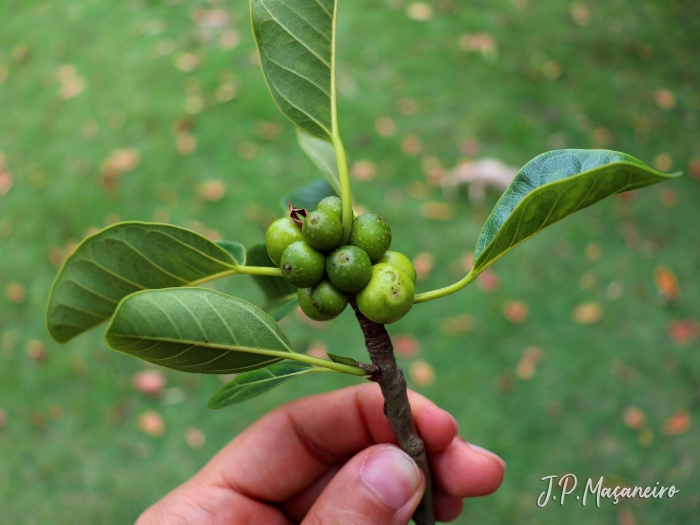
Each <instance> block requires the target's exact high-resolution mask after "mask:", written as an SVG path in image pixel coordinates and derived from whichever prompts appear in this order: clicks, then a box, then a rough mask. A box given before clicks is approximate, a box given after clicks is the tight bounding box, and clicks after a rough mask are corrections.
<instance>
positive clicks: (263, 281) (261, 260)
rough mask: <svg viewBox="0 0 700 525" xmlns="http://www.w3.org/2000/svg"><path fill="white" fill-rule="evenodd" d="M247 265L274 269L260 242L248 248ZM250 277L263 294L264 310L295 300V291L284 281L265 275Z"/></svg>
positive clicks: (265, 249) (263, 244) (273, 264)
mask: <svg viewBox="0 0 700 525" xmlns="http://www.w3.org/2000/svg"><path fill="white" fill-rule="evenodd" d="M248 263H250V265H251V266H267V267H271V268H275V267H276V266H275V263H273V262H272V261H271V260H270V256H269V255H268V254H267V248H265V243H262V242H260V243H257V244H254V245H253V246H251V247H249V248H248ZM251 277H252V278H253V280H254V281H255V283H256V284H257V285H258V286H259V287H260V289H261V290H262V291H263V293H264V294H265V299H266V300H267V306H266V307H265V310H268V308H272V307H274V306H279V304H280V303H281V302H282V301H284V300H291V299H292V297H293V298H294V299H295V300H296V296H297V289H296V288H295V287H294V286H292V285H291V284H289V283H288V282H287V280H286V279H280V278H279V277H268V276H265V275H251Z"/></svg>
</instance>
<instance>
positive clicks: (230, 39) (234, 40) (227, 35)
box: [219, 29, 241, 51]
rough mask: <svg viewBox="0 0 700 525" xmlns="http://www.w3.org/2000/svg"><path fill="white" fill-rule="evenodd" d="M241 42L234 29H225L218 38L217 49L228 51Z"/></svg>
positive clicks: (238, 34) (239, 35)
mask: <svg viewBox="0 0 700 525" xmlns="http://www.w3.org/2000/svg"><path fill="white" fill-rule="evenodd" d="M240 42H241V34H240V33H239V32H238V31H236V30H235V29H227V30H225V31H223V32H222V33H221V36H220V37H219V47H220V48H221V49H223V50H224V51H230V50H231V49H234V48H235V47H237V46H238V44H240Z"/></svg>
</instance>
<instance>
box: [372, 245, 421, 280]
mask: <svg viewBox="0 0 700 525" xmlns="http://www.w3.org/2000/svg"><path fill="white" fill-rule="evenodd" d="M379 263H386V264H391V265H392V266H396V267H397V268H398V269H399V270H403V271H404V273H405V274H406V275H408V276H409V277H410V279H411V281H413V284H416V269H415V267H414V266H413V263H412V262H411V259H409V258H408V257H406V256H405V255H404V254H403V253H401V252H392V251H388V252H386V253H385V254H384V255H383V256H382V257H380V258H379V260H378V261H377V264H379Z"/></svg>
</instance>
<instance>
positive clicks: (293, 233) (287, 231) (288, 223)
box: [265, 217, 304, 266]
mask: <svg viewBox="0 0 700 525" xmlns="http://www.w3.org/2000/svg"><path fill="white" fill-rule="evenodd" d="M302 240H304V235H303V234H302V233H301V230H300V229H299V226H297V225H296V224H294V221H293V220H292V219H290V218H289V217H284V218H282V219H277V220H276V221H275V222H273V223H272V224H271V225H270V227H269V228H268V229H267V232H265V246H266V247H267V254H268V255H269V256H270V259H271V260H272V262H273V263H275V264H276V265H277V266H279V265H280V259H281V258H282V253H284V250H286V249H287V246H289V245H290V244H292V243H293V242H296V241H302Z"/></svg>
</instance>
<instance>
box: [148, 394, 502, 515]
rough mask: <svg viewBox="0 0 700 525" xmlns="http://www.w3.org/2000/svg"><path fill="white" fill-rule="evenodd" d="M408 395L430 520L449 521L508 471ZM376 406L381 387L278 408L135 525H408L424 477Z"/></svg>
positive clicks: (447, 419) (446, 418)
mask: <svg viewBox="0 0 700 525" xmlns="http://www.w3.org/2000/svg"><path fill="white" fill-rule="evenodd" d="M408 394H409V395H408V397H409V401H410V403H411V409H412V411H413V416H414V419H415V422H416V427H417V429H418V433H419V434H420V436H421V438H422V439H423V441H424V442H425V447H426V450H427V451H428V458H429V461H430V468H431V471H432V474H433V478H434V484H435V511H436V516H437V519H438V520H439V521H452V520H454V519H456V518H457V516H459V514H460V513H461V511H462V498H466V497H473V496H484V495H487V494H491V493H492V492H494V491H495V490H496V489H497V488H498V487H499V486H500V484H501V481H502V480H503V474H504V472H505V463H504V462H503V460H502V459H500V458H499V457H498V456H496V455H495V454H493V453H491V452H488V451H486V450H484V449H482V448H480V447H476V446H474V445H469V444H467V442H466V441H464V440H463V439H462V438H460V437H458V436H457V431H458V428H457V422H456V421H455V420H454V418H453V417H452V416H450V415H449V414H448V413H447V412H445V411H444V410H442V409H440V408H438V407H437V406H436V405H434V404H433V403H432V402H431V401H429V400H428V399H426V398H425V397H423V396H421V395H420V394H417V393H415V392H411V391H409V392H408ZM383 405H384V399H383V398H382V395H381V392H380V390H379V386H378V385H376V384H365V385H360V386H356V387H350V388H345V389H342V390H336V391H333V392H329V393H327V394H320V395H316V396H311V397H306V398H303V399H299V400H297V401H293V402H291V403H288V404H286V405H284V406H282V407H279V408H277V409H276V410H274V411H272V412H270V413H269V414H267V415H265V416H263V417H262V418H261V419H260V420H259V421H257V422H256V423H254V424H253V425H251V426H250V427H248V428H247V429H246V430H245V431H244V432H243V433H241V434H240V435H239V436H238V437H237V438H236V439H234V440H233V441H232V442H231V443H229V444H228V445H227V446H226V447H225V448H224V449H223V450H221V452H219V453H218V454H217V455H216V456H215V457H214V458H213V459H212V460H211V461H210V462H209V463H208V464H207V465H206V466H205V467H204V468H203V469H202V470H201V471H200V472H199V473H197V474H196V475H195V476H194V477H193V478H191V479H190V480H189V481H187V482H185V483H184V484H183V485H181V486H180V487H178V488H176V489H175V490H173V491H172V492H171V493H170V494H168V495H167V496H165V497H164V498H163V499H162V500H160V501H159V502H158V503H156V504H154V505H153V506H151V507H150V508H148V509H147V510H146V511H145V512H144V513H143V514H142V515H141V517H140V518H139V519H138V521H137V522H136V525H210V524H211V525H214V524H224V523H225V524H227V525H229V524H230V525H233V524H254V525H258V524H261V525H282V524H284V525H289V524H290V523H302V524H320V523H342V524H343V525H360V524H362V525H375V524H376V525H405V524H407V523H408V522H409V521H410V519H411V515H412V514H413V511H414V510H415V509H416V506H417V505H418V502H419V501H420V499H421V497H422V494H423V490H424V487H425V478H424V476H423V473H422V472H421V470H420V469H419V468H418V467H417V466H416V464H415V463H414V462H413V460H412V459H411V458H410V457H409V456H408V455H406V454H405V453H404V452H403V451H401V450H400V449H399V448H397V447H396V446H395V445H394V444H395V443H396V437H395V435H394V432H393V430H392V429H391V426H390V425H389V422H388V420H387V419H386V417H385V416H384V413H383Z"/></svg>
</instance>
